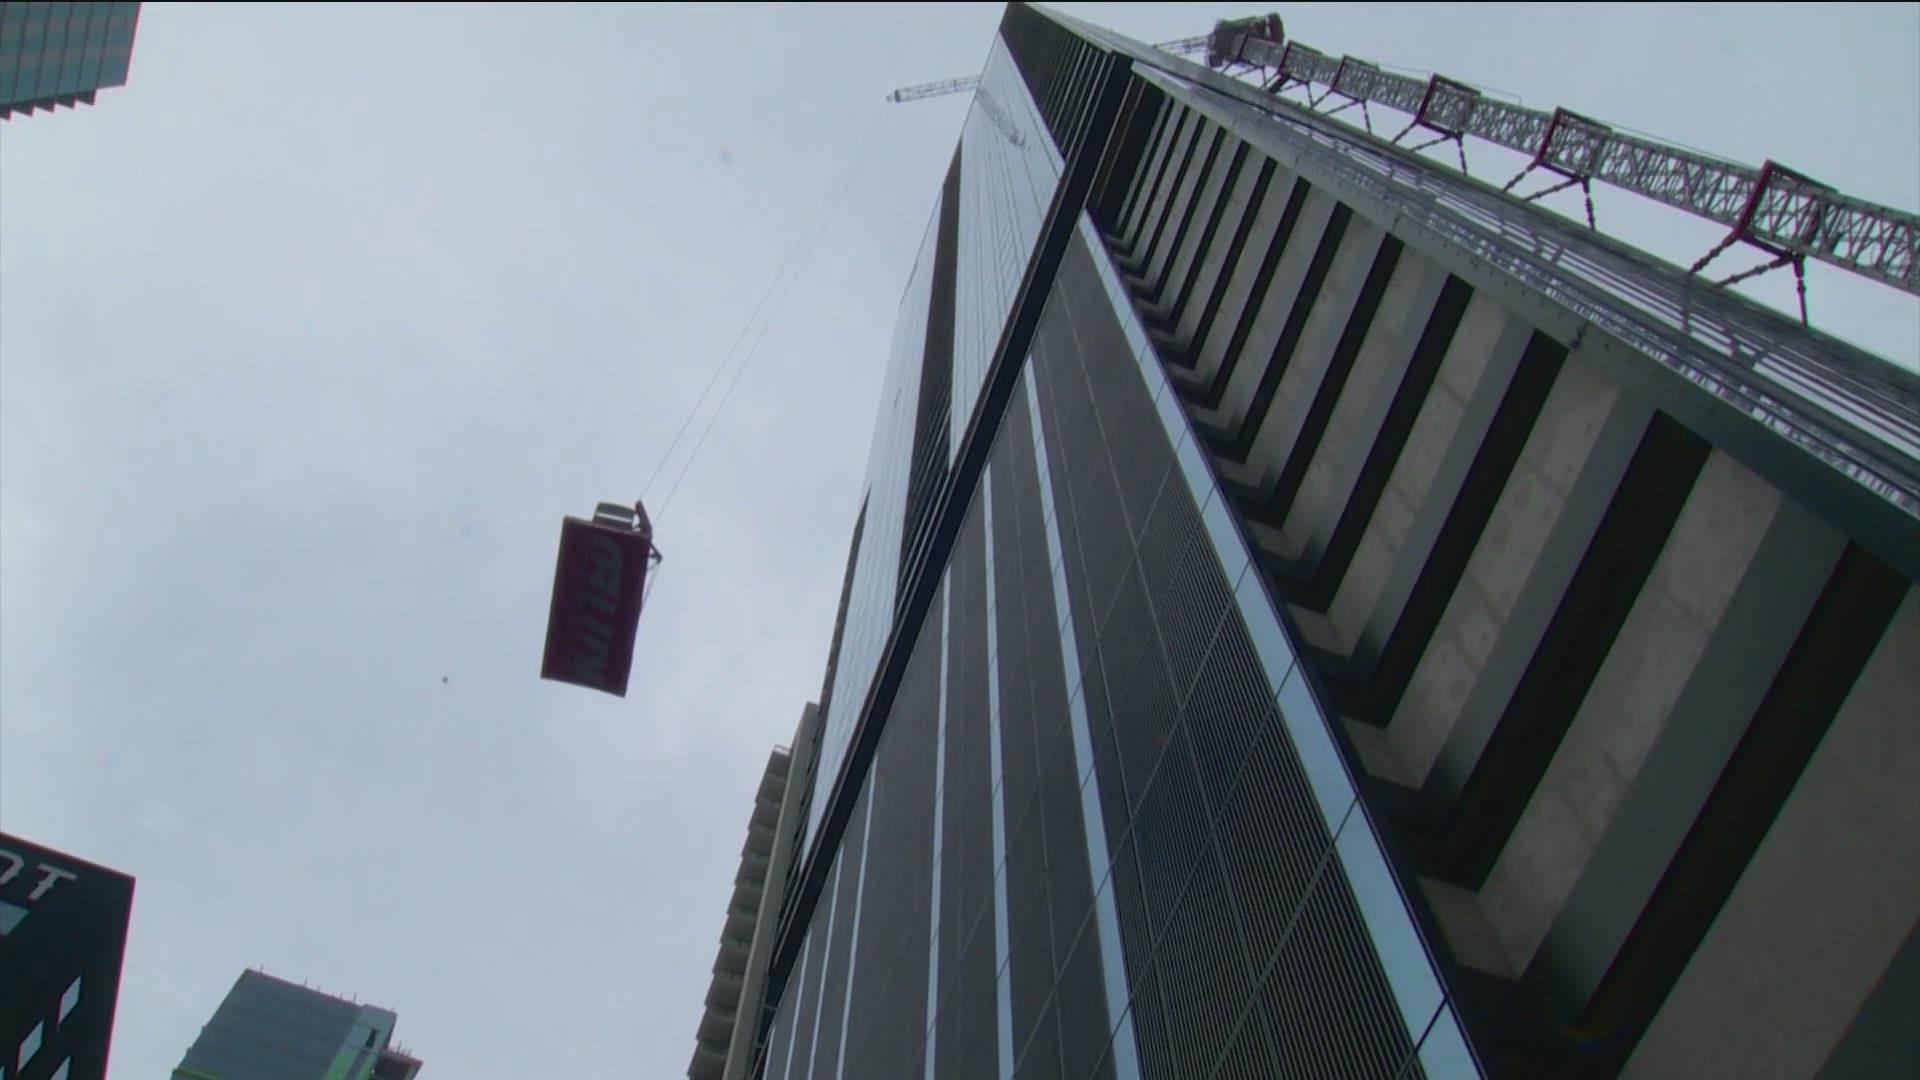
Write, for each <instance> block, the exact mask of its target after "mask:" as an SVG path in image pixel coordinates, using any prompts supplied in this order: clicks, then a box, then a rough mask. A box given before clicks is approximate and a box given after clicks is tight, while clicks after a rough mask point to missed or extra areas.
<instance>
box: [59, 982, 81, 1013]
mask: <svg viewBox="0 0 1920 1080" xmlns="http://www.w3.org/2000/svg"><path fill="white" fill-rule="evenodd" d="M78 1004H80V976H78V975H75V976H74V977H73V981H72V982H70V983H68V984H67V988H66V990H65V991H64V992H62V993H61V995H60V1019H59V1020H58V1021H56V1023H64V1022H65V1021H66V1019H67V1014H68V1013H70V1012H72V1011H73V1007H74V1006H75V1005H78Z"/></svg>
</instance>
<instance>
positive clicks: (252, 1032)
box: [173, 970, 420, 1080]
mask: <svg viewBox="0 0 1920 1080" xmlns="http://www.w3.org/2000/svg"><path fill="white" fill-rule="evenodd" d="M397 1020H398V1017H397V1016H396V1015H395V1014H394V1013H393V1011H392V1010H390V1009H382V1008H377V1007H375V1006H372V1005H361V1004H359V1003H357V1002H353V1001H345V1000H342V999H340V998H337V997H334V996H332V995H330V994H325V993H322V992H321V991H319V990H315V989H313V988H312V987H308V986H301V985H298V984H295V983H290V982H288V981H286V980H285V979H276V978H274V977H273V976H271V975H268V974H266V973H265V972H261V971H253V970H248V971H243V972H241V973H240V977H239V978H238V979H236V980H235V981H234V984H233V989H231V990H229V991H228V992H227V996H226V999H225V1000H224V1001H222V1002H221V1003H220V1008H219V1009H218V1010H216V1011H215V1012H214V1014H213V1018H212V1019H211V1020H208V1021H207V1025H206V1027H204V1028H202V1029H201V1031H200V1037H199V1038H198V1039H195V1040H194V1042H193V1045H192V1046H191V1047H189V1048H188V1050H187V1053H186V1056H185V1057H184V1058H183V1059H181V1062H180V1064H179V1065H177V1066H175V1067H174V1070H173V1077H174V1080H412V1078H413V1076H414V1075H415V1074H416V1073H418V1072H419V1070H420V1062H419V1061H418V1060H417V1059H415V1058H414V1057H412V1056H411V1055H409V1054H407V1053H406V1052H404V1051H402V1050H400V1049H398V1048H396V1047H394V1046H392V1045H391V1042H392V1039H393V1027H394V1024H395V1022H396V1021H397Z"/></svg>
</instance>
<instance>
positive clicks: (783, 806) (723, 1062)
mask: <svg viewBox="0 0 1920 1080" xmlns="http://www.w3.org/2000/svg"><path fill="white" fill-rule="evenodd" d="M816 717H817V710H816V709H815V707H814V706H813V705H812V704H809V705H808V706H807V707H806V709H805V711H804V712H803V713H802V714H801V717H800V728H799V731H798V732H797V733H796V735H795V738H794V744H795V745H796V746H804V745H806V744H807V743H808V742H810V740H811V737H812V732H813V725H814V723H815V720H816ZM793 766H794V755H793V751H792V750H790V749H788V748H787V747H783V746H781V747H775V748H774V750H773V753H772V754H771V755H769V756H768V758H767V768H766V771H765V772H764V773H762V774H761V777H760V787H759V790H758V791H756V792H755V794H754V800H753V815H752V816H751V817H750V818H749V819H748V822H747V840H746V843H745V844H744V845H743V846H742V847H741V849H740V871H739V873H737V874H735V875H734V879H733V896H732V897H731V898H730V899H729V900H728V902H727V918H726V923H725V924H724V925H723V926H722V928H721V931H720V952H719V955H718V956H717V957H715V958H714V961H713V981H712V983H711V984H710V985H709V986H708V988H707V1000H706V1006H707V1007H706V1011H705V1013H703V1014H702V1015H701V1017H700V1029H699V1034H698V1037H697V1038H696V1040H695V1044H694V1050H693V1061H692V1062H691V1063H690V1064H689V1065H688V1066H687V1076H688V1077H689V1078H690V1080H739V1078H740V1077H742V1076H744V1075H745V1073H744V1068H745V1066H746V1064H747V1062H748V1061H749V1060H750V1058H751V1047H752V1042H753V1037H754V1033H755V1031H756V1030H757V1025H758V1024H759V1022H760V1020H761V1016H760V1013H759V1010H758V1009H757V1008H756V1007H755V1006H756V1005H757V1004H758V1003H759V1002H760V1001H761V1000H762V998H763V997H764V996H765V993H764V983H765V980H766V967H767V958H768V955H769V953H770V952H771V949H772V944H773V935H774V931H775V927H776V925H777V918H778V916H779V899H780V896H781V893H782V890H781V883H782V882H783V881H784V880H785V879H786V876H787V866H788V864H789V862H790V861H791V859H792V855H793V829H792V827H791V826H792V823H793V821H794V820H795V816H796V815H797V814H798V813H799V795H800V788H801V785H800V784H796V783H793V782H792V781H793V778H794V775H795V774H794V768H793ZM803 767H804V764H803ZM743 1005H744V1006H745V1008H743V1007H742V1006H743ZM736 1047H737V1048H739V1050H738V1052H735V1048H736Z"/></svg>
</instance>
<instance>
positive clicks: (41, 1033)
mask: <svg viewBox="0 0 1920 1080" xmlns="http://www.w3.org/2000/svg"><path fill="white" fill-rule="evenodd" d="M81 986H82V979H81V977H80V976H78V975H75V976H74V977H73V981H72V982H70V983H68V984H67V988H66V989H65V990H62V991H61V992H60V1003H59V1005H58V1006H56V1007H55V1012H54V1017H53V1021H52V1022H53V1025H54V1028H55V1029H56V1030H57V1029H58V1028H59V1026H60V1025H61V1024H63V1023H65V1022H66V1019H67V1017H68V1016H70V1015H72V1013H73V1010H74V1009H75V1008H76V1007H78V1006H79V1004H80V993H81ZM47 1036H48V1031H47V1021H44V1020H43V1021H40V1022H39V1023H36V1024H34V1025H33V1027H32V1028H31V1029H30V1030H29V1031H28V1032H27V1034H26V1037H25V1038H23V1039H21V1040H20V1045H19V1046H16V1047H14V1048H13V1053H12V1054H11V1055H10V1057H11V1060H9V1061H0V1080H11V1078H13V1077H22V1078H24V1077H26V1076H27V1075H28V1069H29V1068H33V1069H36V1070H37V1069H39V1068H40V1067H41V1066H42V1064H43V1063H42V1062H41V1061H39V1060H37V1059H39V1058H41V1056H42V1054H41V1052H42V1050H43V1049H44V1050H45V1051H46V1052H47V1053H48V1054H52V1053H54V1052H55V1049H54V1048H53V1047H52V1046H49V1045H48V1042H47ZM70 1065H71V1062H70V1060H69V1059H67V1058H64V1057H63V1058H61V1059H60V1063H59V1064H58V1065H55V1066H54V1067H53V1070H52V1071H51V1072H49V1073H47V1074H46V1075H47V1077H48V1080H67V1072H68V1069H69V1068H70Z"/></svg>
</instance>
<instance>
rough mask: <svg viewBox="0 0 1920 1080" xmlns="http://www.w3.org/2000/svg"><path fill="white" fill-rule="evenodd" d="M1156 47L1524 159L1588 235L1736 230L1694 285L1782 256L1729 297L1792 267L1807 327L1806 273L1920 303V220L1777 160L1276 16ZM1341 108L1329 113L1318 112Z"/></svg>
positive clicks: (904, 98)
mask: <svg viewBox="0 0 1920 1080" xmlns="http://www.w3.org/2000/svg"><path fill="white" fill-rule="evenodd" d="M1156 48H1158V49H1160V50H1162V51H1163V52H1168V53H1172V54H1175V55H1178V56H1195V55H1198V54H1201V53H1204V54H1205V62H1206V65H1207V66H1208V67H1210V68H1213V69H1215V70H1220V71H1225V72H1227V73H1229V74H1233V75H1237V76H1240V77H1242V78H1247V79H1250V80H1254V81H1257V83H1258V85H1259V86H1260V87H1261V89H1262V90H1264V91H1266V92H1267V93H1270V94H1276V95H1277V94H1279V93H1281V92H1282V91H1285V90H1288V89H1290V88H1298V89H1301V90H1303V91H1304V92H1305V93H1306V94H1307V100H1306V101H1305V102H1304V103H1302V102H1294V104H1296V105H1299V104H1304V106H1305V107H1306V108H1308V109H1312V110H1314V111H1316V112H1321V113H1322V114H1323V115H1332V114H1334V113H1339V112H1342V111H1344V110H1346V109H1349V108H1352V107H1354V106H1356V105H1357V106H1359V107H1360V111H1361V116H1362V118H1363V121H1364V124H1365V127H1366V130H1367V133H1368V134H1369V135H1372V134H1373V115H1372V111H1371V108H1370V107H1371V106H1373V105H1383V106H1386V107H1388V108H1391V109H1394V110H1396V111H1398V112H1400V113H1403V114H1405V115H1406V116H1407V117H1408V118H1409V119H1408V120H1407V121H1406V125H1405V127H1403V128H1402V129H1401V130H1400V132H1399V133H1398V134H1397V135H1395V136H1393V138H1392V140H1391V141H1392V142H1393V143H1396V144H1398V143H1399V142H1400V141H1401V140H1402V139H1404V138H1406V137H1407V136H1408V135H1410V134H1412V133H1413V132H1414V131H1415V129H1424V131H1425V132H1426V133H1428V135H1429V136H1430V137H1429V138H1428V139H1427V140H1426V141H1425V142H1422V143H1420V144H1418V145H1415V146H1411V147H1409V149H1411V150H1422V149H1425V148H1427V147H1429V146H1432V145H1435V144H1437V143H1441V142H1452V143H1454V144H1455V145H1456V147H1457V148H1458V149H1459V153H1460V167H1461V171H1463V172H1464V171H1466V145H1465V142H1464V139H1465V137H1466V136H1469V135H1471V136H1473V137H1474V138H1477V139H1484V140H1486V141H1487V142H1491V143H1495V144H1497V145H1500V146H1503V147H1506V148H1507V149H1510V150H1516V151H1519V152H1520V153H1522V154H1526V155H1528V157H1529V158H1530V159H1531V162H1530V164H1528V165H1527V167H1526V168H1525V169H1523V170H1521V172H1520V173H1519V175H1517V176H1515V177H1513V178H1512V179H1511V180H1509V181H1507V183H1506V185H1505V188H1504V190H1507V191H1512V190H1513V189H1514V188H1515V187H1516V186H1517V185H1518V184H1519V183H1520V181H1522V180H1523V179H1525V178H1526V177H1527V176H1528V175H1530V174H1532V173H1533V172H1534V171H1535V170H1544V171H1545V172H1546V173H1549V174H1551V175H1553V176H1555V177H1557V178H1558V182H1557V183H1552V184H1550V185H1549V186H1547V187H1544V188H1542V189H1540V190H1538V191H1536V192H1534V193H1533V194H1531V195H1527V196H1525V197H1524V200H1523V201H1527V202H1531V201H1534V200H1536V199H1539V198H1541V197H1542V196H1545V195H1549V194H1552V193H1553V192H1556V191H1560V190H1563V189H1566V188H1569V187H1572V186H1574V185H1578V186H1579V187H1580V188H1581V189H1582V190H1583V191H1584V192H1585V193H1586V195H1587V224H1588V225H1589V226H1590V227H1596V226H1595V221H1594V216H1593V197H1592V183H1593V181H1596V180H1598V181H1600V182H1602V183H1605V184H1608V185H1611V186H1613V187H1616V188H1619V189H1621V190H1623V191H1629V192H1632V193H1633V194H1636V195H1640V196H1643V197H1645V198H1649V199H1652V200H1654V201H1656V202H1659V203H1663V204H1665V205H1667V206H1670V207H1673V208H1675V209H1677V210H1682V211H1685V212H1687V213H1689V214H1693V215H1695V216H1697V217H1701V218H1705V219H1707V220H1709V221H1714V222H1717V223H1719V224H1721V225H1725V226H1727V227H1728V228H1729V230H1730V231H1729V232H1728V234H1727V236H1726V238H1725V239H1724V240H1722V241H1721V242H1720V243H1719V244H1717V245H1715V246H1714V248H1713V249H1712V250H1710V251H1708V252H1707V253H1706V254H1705V255H1704V256H1702V257H1701V258H1700V260H1699V261H1698V262H1696V263H1694V264H1693V266H1692V268H1691V269H1690V271H1689V272H1690V273H1698V272H1700V271H1701V270H1704V269H1705V268H1706V266H1707V264H1708V263H1710V262H1711V261H1712V260H1713V259H1715V258H1717V257H1718V256H1719V255H1720V254H1721V253H1722V252H1724V251H1726V250H1727V249H1728V248H1730V247H1731V246H1733V245H1734V244H1735V243H1746V244H1749V245H1751V246H1753V247H1756V248H1758V249H1760V250H1761V251H1763V252H1765V253H1767V254H1768V255H1770V256H1771V260H1770V261H1768V262H1766V263H1764V264H1762V265H1760V266H1758V267H1756V268H1754V269H1751V270H1748V271H1745V272H1742V273H1739V274H1735V275H1733V276H1731V277H1728V278H1725V279H1724V280H1722V281H1720V282H1719V284H1722V285H1731V284H1733V283H1735V282H1737V281H1741V280H1744V279H1746V278H1748V277H1751V276H1753V275H1755V274H1759V273H1764V272H1766V271H1768V270H1772V269H1775V268H1778V267H1782V266H1791V267H1793V270H1794V273H1795V275H1796V276H1797V277H1798V278H1799V279H1800V317H1801V320H1802V321H1803V322H1804V321H1805V320H1806V284H1805V277H1804V271H1805V261H1806V260H1807V259H1809V258H1811V259H1815V260H1817V261H1819V262H1824V263H1827V264H1828V265H1830V266H1835V267H1838V268H1840V269H1842V270H1845V271H1848V272H1850V273H1853V274H1858V275H1860V276H1861V277H1865V278H1868V279H1871V280H1874V281H1878V282H1880V283H1882V284H1885V285H1891V286H1893V287H1894V288H1896V289H1899V290H1901V291H1903V292H1906V293H1910V294H1914V295H1920V215H1915V214H1912V213H1908V212H1906V211H1902V210H1897V209H1894V208H1892V207H1887V206H1881V205H1878V204H1876V203H1871V202H1868V201H1866V200H1864V199H1857V198H1854V197H1852V196H1849V195H1845V194H1842V193H1841V192H1839V191H1836V190H1834V189H1833V188H1832V187H1829V186H1828V185H1825V184H1822V183H1820V182H1819V181H1817V180H1814V179H1812V178H1810V177H1808V176H1806V175H1804V174H1802V173H1799V172H1796V171H1794V170H1792V169H1789V168H1787V167H1785V166H1783V165H1780V164H1778V163H1776V162H1773V161H1767V162H1765V163H1763V164H1762V165H1761V166H1760V167H1759V168H1755V167H1753V166H1750V165H1742V164H1739V163H1736V162H1732V161H1726V160H1724V159H1721V158H1716V157H1713V156H1712V155H1709V154H1703V153H1701V152H1699V151H1697V150H1689V149H1685V148H1683V147H1679V146H1674V145H1671V144H1668V143H1663V142H1660V141H1659V140H1657V139H1652V138H1648V137H1646V136H1644V135H1634V134H1629V133H1627V132H1623V131H1620V130H1618V129H1616V128H1614V127H1611V126H1610V125H1607V124H1605V123H1603V122H1601V121H1599V120H1595V119H1592V118H1589V117H1585V116H1581V115H1580V114H1578V113H1575V112H1572V111H1570V110H1567V109H1557V108H1556V109H1550V110H1543V109H1531V108H1527V107H1526V106H1523V105H1519V104H1515V103H1512V102H1507V101H1501V100H1497V99H1495V98H1492V97H1489V96H1487V95H1485V94H1483V93H1481V92H1480V91H1479V90H1478V89H1475V88H1474V87H1473V86H1471V85H1469V84H1467V83H1464V82H1461V81H1459V80H1457V79H1450V78H1447V77H1446V76H1444V75H1433V76H1430V77H1428V78H1424V79H1422V78H1418V77H1415V76H1412V75H1405V74H1401V73H1398V72H1394V71H1389V70H1387V69H1385V68H1383V67H1381V66H1380V65H1378V64H1375V63H1372V62H1369V61H1366V60H1362V59H1360V58H1358V57H1352V56H1343V57H1341V58H1339V59H1337V60H1336V59H1335V58H1334V57H1332V56H1329V55H1328V54H1326V53H1323V52H1320V51H1318V50H1316V49H1314V48H1311V47H1310V46H1307V45H1304V44H1302V43H1300V42H1298V41H1288V40H1287V39H1286V37H1285V35H1284V33H1283V32H1282V26H1281V22H1280V17H1279V16H1278V15H1266V16H1256V17H1254V18H1248V19H1233V20H1223V21H1221V22H1219V23H1216V24H1214V28H1213V32H1212V33H1210V34H1207V35H1204V36H1201V37H1190V38H1181V39H1179V40H1177V41H1169V42H1164V43H1162V44H1160V45H1158V46H1156ZM978 83H979V78H978V77H977V76H975V77H972V78H964V79H948V80H945V81H943V82H936V83H925V84H922V85H920V86H911V87H906V88H903V89H900V90H895V91H894V92H893V93H891V94H889V95H887V100H889V101H894V102H908V101H920V100H923V99H926V98H932V97H941V96H944V95H947V94H957V93H961V92H963V91H967V90H972V89H973V88H974V87H975V86H976V85H977V84H978ZM1333 99H1338V100H1337V101H1335V103H1334V104H1333V105H1332V106H1331V107H1330V108H1326V109H1324V110H1323V109H1322V108H1321V106H1322V105H1323V104H1325V103H1327V102H1329V101H1330V100H1333Z"/></svg>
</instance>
